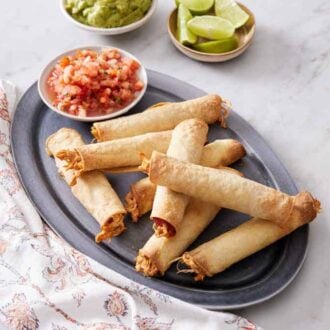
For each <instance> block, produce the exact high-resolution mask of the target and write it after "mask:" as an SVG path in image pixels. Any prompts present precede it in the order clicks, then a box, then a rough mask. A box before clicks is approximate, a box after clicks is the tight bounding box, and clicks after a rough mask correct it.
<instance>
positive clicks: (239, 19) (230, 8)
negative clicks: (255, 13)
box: [215, 0, 250, 29]
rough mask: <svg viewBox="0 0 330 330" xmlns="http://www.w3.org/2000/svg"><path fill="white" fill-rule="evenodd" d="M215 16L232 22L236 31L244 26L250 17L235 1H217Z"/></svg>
mask: <svg viewBox="0 0 330 330" xmlns="http://www.w3.org/2000/svg"><path fill="white" fill-rule="evenodd" d="M215 14H216V15H217V16H219V17H222V18H225V19H227V20H228V21H231V22H232V23H233V25H234V26H235V29H237V28H239V27H241V26H243V25H244V24H245V23H246V22H247V20H248V19H249V17H250V16H249V15H248V14H247V13H246V12H245V11H244V10H243V9H242V8H241V7H240V6H239V5H238V4H237V3H236V2H235V1H234V0H215Z"/></svg>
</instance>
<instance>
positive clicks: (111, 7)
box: [65, 0, 152, 28]
mask: <svg viewBox="0 0 330 330" xmlns="http://www.w3.org/2000/svg"><path fill="white" fill-rule="evenodd" d="M151 1H152V0H67V1H66V6H65V7H66V10H67V11H68V13H69V14H70V15H71V16H72V17H73V18H74V19H76V20H77V21H79V22H81V23H83V24H86V25H91V26H95V27H101V28H114V27H119V26H124V25H128V24H131V23H134V22H136V21H138V20H140V19H141V18H142V17H143V16H144V15H145V14H146V12H147V11H148V9H149V8H150V6H151Z"/></svg>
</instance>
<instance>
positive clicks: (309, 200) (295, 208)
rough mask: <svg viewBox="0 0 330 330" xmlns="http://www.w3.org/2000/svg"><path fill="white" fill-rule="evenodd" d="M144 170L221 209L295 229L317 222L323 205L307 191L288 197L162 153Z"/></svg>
mask: <svg viewBox="0 0 330 330" xmlns="http://www.w3.org/2000/svg"><path fill="white" fill-rule="evenodd" d="M141 168H144V169H145V170H146V172H147V173H148V174H149V178H150V181H151V182H153V183H154V184H157V185H162V186H165V187H168V188H170V189H172V190H174V191H177V192H180V193H182V194H186V195H188V196H191V197H193V198H196V199H200V200H204V201H206V202H210V203H213V204H216V205H218V206H220V207H224V208H229V209H232V210H235V211H239V212H242V213H246V214H249V215H251V216H253V217H257V218H260V219H265V220H270V221H273V222H275V223H277V224H278V225H280V226H281V227H289V228H295V227H296V226H297V225H296V224H299V223H301V222H306V221H307V222H308V221H311V220H312V219H314V218H315V217H316V215H317V213H318V211H319V209H320V202H319V201H318V200H316V199H314V198H313V196H312V195H311V194H310V193H308V192H301V193H299V194H298V195H296V196H289V195H287V194H285V193H283V192H281V191H278V190H275V189H273V188H271V187H268V186H265V185H262V184H260V183H257V182H255V181H252V180H249V179H246V178H242V177H239V176H236V175H233V174H232V173H229V172H228V171H224V170H221V169H212V168H208V167H204V166H200V165H195V164H191V163H187V162H183V161H179V160H177V159H175V158H171V157H168V156H166V155H165V154H162V153H159V152H156V151H155V152H153V153H152V156H151V158H150V160H144V162H143V164H142V165H141Z"/></svg>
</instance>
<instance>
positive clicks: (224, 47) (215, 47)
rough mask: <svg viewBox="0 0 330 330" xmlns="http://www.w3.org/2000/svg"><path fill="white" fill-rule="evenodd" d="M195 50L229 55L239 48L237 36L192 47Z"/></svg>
mask: <svg viewBox="0 0 330 330" xmlns="http://www.w3.org/2000/svg"><path fill="white" fill-rule="evenodd" d="M192 47H193V48H194V49H195V50H198V51H200V52H203V53H210V54H221V53H227V52H230V51H231V50H234V49H235V48H237V47H238V41H237V38H236V37H235V36H233V37H230V38H226V39H222V40H215V41H207V42H201V43H199V44H196V45H193V46H192Z"/></svg>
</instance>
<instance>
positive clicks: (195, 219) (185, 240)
mask: <svg viewBox="0 0 330 330" xmlns="http://www.w3.org/2000/svg"><path fill="white" fill-rule="evenodd" d="M224 169H225V170H227V171H230V172H232V173H235V174H236V175H242V174H241V173H239V172H238V171H236V170H234V169H231V168H224ZM219 211H220V208H219V206H216V205H214V204H211V203H206V202H202V201H199V200H195V199H193V198H192V199H190V202H189V204H188V207H187V209H186V212H185V214H184V217H183V220H182V223H181V225H180V228H179V230H178V231H177V233H176V235H175V236H173V237H171V238H166V237H157V236H156V235H153V236H151V238H150V239H149V240H148V241H147V243H146V244H145V245H144V246H143V248H142V249H140V250H139V254H138V256H137V258H136V265H135V269H136V270H137V271H139V272H142V273H143V274H144V275H146V276H162V275H164V273H165V272H166V270H167V269H168V268H169V267H170V266H171V264H172V262H173V261H175V259H177V258H178V257H180V256H181V254H182V253H183V252H184V251H185V250H186V249H187V248H188V247H189V245H190V244H191V243H192V242H193V241H194V240H195V239H196V238H197V237H198V236H199V235H200V233H201V232H202V231H204V229H205V228H206V227H207V226H208V225H209V224H210V222H211V221H212V220H213V218H214V217H215V216H216V214H217V213H218V212H219Z"/></svg>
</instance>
